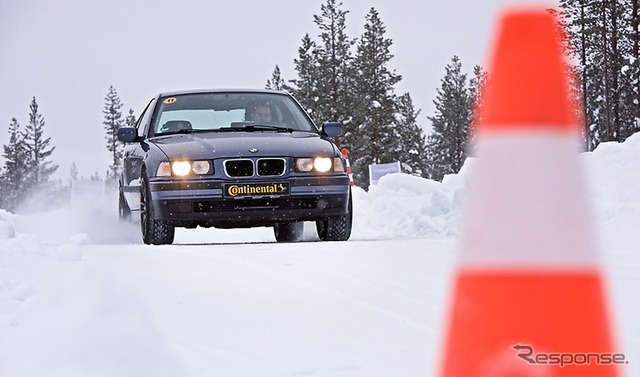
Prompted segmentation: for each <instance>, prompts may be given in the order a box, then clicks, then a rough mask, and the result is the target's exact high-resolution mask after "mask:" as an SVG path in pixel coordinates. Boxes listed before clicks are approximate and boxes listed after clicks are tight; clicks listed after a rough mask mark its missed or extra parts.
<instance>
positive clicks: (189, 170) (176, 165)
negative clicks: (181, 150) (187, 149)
mask: <svg viewBox="0 0 640 377" xmlns="http://www.w3.org/2000/svg"><path fill="white" fill-rule="evenodd" d="M192 174H194V175H204V174H212V169H211V162H209V161H182V160H181V161H164V162H161V163H160V165H158V171H157V174H156V176H158V177H170V176H172V175H174V176H178V177H184V176H187V175H192Z"/></svg>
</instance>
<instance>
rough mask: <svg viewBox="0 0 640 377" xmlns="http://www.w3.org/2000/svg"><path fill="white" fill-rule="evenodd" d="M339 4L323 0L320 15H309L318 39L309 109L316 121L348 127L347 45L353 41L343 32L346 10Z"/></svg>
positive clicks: (349, 79)
mask: <svg viewBox="0 0 640 377" xmlns="http://www.w3.org/2000/svg"><path fill="white" fill-rule="evenodd" d="M341 7H342V3H339V4H336V1H335V0H327V2H326V3H325V4H324V5H322V6H321V7H320V10H321V14H320V15H314V16H313V20H314V22H315V24H316V25H317V26H318V28H319V29H320V35H319V37H320V39H321V41H322V42H321V44H319V45H317V49H316V52H317V61H316V62H315V63H316V65H315V69H314V71H315V72H314V78H315V79H316V80H314V81H315V89H316V90H317V100H316V102H315V103H314V107H313V108H314V113H315V114H314V119H315V120H316V122H317V123H322V122H325V121H335V122H341V123H342V124H343V125H345V127H347V128H348V127H349V121H350V117H351V98H352V96H351V94H352V90H353V85H352V78H353V74H352V71H351V63H352V60H353V56H352V53H351V47H352V46H353V45H354V43H355V41H354V40H352V39H351V38H349V37H348V35H347V33H346V28H347V25H346V15H347V13H349V12H348V11H345V10H342V9H341ZM314 100H315V98H314Z"/></svg>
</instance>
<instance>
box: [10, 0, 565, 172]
mask: <svg viewBox="0 0 640 377" xmlns="http://www.w3.org/2000/svg"><path fill="white" fill-rule="evenodd" d="M325 2H326V0H261V1H259V0H232V1H229V0H226V1H219V0H181V1H173V2H170V1H153V0H109V1H87V0H55V1H43V0H2V2H1V4H0V124H2V127H0V144H2V145H4V144H6V142H7V141H8V134H7V128H8V125H9V123H10V122H11V118H12V117H16V118H17V119H18V121H19V122H20V124H21V125H22V126H23V127H24V125H26V124H27V123H28V114H29V104H30V103H31V99H32V97H34V96H35V97H36V100H37V102H38V104H39V106H40V112H41V114H42V115H43V116H44V119H45V122H46V125H45V136H50V137H51V139H52V140H51V142H52V145H55V146H56V150H55V152H54V154H53V155H52V160H54V161H55V162H56V163H58V164H59V165H60V168H59V171H58V173H57V175H56V178H59V179H63V180H65V181H66V180H67V179H68V177H69V170H70V167H71V164H72V163H74V162H75V164H76V165H77V167H78V169H79V171H80V174H81V175H83V176H86V177H88V176H90V175H92V174H94V173H96V172H97V173H98V174H99V175H100V176H101V177H104V175H105V172H106V170H107V167H108V165H109V163H110V162H109V155H108V152H107V151H106V147H105V145H106V141H105V132H104V130H103V125H102V121H103V114H102V109H103V107H104V103H105V100H104V98H105V96H106V94H107V91H108V89H109V86H110V85H113V86H114V87H115V88H116V90H117V91H118V94H119V96H120V99H121V100H122V102H123V105H124V106H123V115H126V113H127V112H128V110H129V109H130V108H132V109H133V110H134V112H135V113H136V115H138V114H139V113H140V111H142V109H143V107H144V106H145V105H146V103H147V102H148V100H149V99H150V98H151V97H152V96H153V95H154V94H156V93H157V92H161V91H166V90H176V89H188V88H231V87H234V88H235V87H238V88H263V87H264V86H265V84H266V81H267V80H268V79H269V78H270V77H271V73H272V71H273V68H274V67H275V66H276V65H279V66H280V68H281V70H282V75H283V78H284V79H285V80H288V79H292V78H295V71H294V70H293V65H294V64H293V59H295V58H296V57H297V53H298V47H299V46H300V44H301V40H302V37H303V36H304V35H305V34H306V33H309V35H310V36H311V37H312V38H314V39H317V34H318V33H319V32H318V29H317V27H316V25H315V24H314V23H313V15H314V14H320V7H321V5H322V4H324V3H325ZM342 4H343V5H342V9H344V10H348V11H349V13H348V14H347V28H348V33H349V35H350V36H351V37H359V36H360V35H361V34H362V32H363V27H364V23H365V16H366V14H367V13H368V11H369V10H370V8H371V7H374V8H376V9H377V10H378V12H379V15H380V18H381V20H382V22H383V23H384V24H385V26H386V29H387V34H386V35H387V37H388V38H391V39H392V40H393V45H392V46H391V52H392V54H394V56H395V57H394V58H393V60H392V61H391V68H392V69H395V71H396V73H398V74H400V75H402V76H403V80H402V81H401V82H400V83H399V84H398V85H397V87H396V88H397V91H398V94H402V93H404V92H409V93H411V96H412V97H413V100H414V105H415V107H416V108H418V109H422V112H421V114H420V117H419V122H420V124H421V125H422V126H423V127H425V129H428V128H429V121H428V119H427V116H431V115H433V111H434V106H433V100H434V99H435V96H436V90H437V88H438V87H439V85H440V79H441V78H442V77H443V76H444V67H445V65H446V64H448V63H449V62H450V61H451V58H452V57H453V56H454V55H458V56H459V57H460V59H461V62H462V64H463V70H464V71H465V72H467V73H469V74H471V73H472V71H473V66H474V65H485V61H486V60H487V59H488V53H489V50H490V46H491V40H492V37H493V35H494V32H495V30H494V26H495V22H496V21H497V20H498V19H499V15H500V14H501V12H502V11H504V10H505V9H510V8H511V6H513V5H523V4H536V5H538V6H542V7H552V6H554V5H555V4H557V1H553V0H551V1H537V0H530V1H526V2H521V1H506V0H450V1H442V0H431V1H429V0H426V1H425V0H393V1H390V0H369V1H365V0H342ZM0 163H2V164H3V163H4V160H3V159H2V158H0Z"/></svg>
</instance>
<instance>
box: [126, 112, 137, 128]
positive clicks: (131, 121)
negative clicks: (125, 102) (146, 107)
mask: <svg viewBox="0 0 640 377" xmlns="http://www.w3.org/2000/svg"><path fill="white" fill-rule="evenodd" d="M136 122H137V119H136V116H135V114H134V112H133V109H129V114H128V115H127V116H126V117H125V118H124V126H125V127H135V126H136Z"/></svg>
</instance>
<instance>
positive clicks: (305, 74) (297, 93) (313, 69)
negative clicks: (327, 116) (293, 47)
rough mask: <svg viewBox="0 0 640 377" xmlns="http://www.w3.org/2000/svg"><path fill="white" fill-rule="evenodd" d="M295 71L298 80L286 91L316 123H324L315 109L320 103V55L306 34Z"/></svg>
mask: <svg viewBox="0 0 640 377" xmlns="http://www.w3.org/2000/svg"><path fill="white" fill-rule="evenodd" d="M293 62H294V64H295V71H296V72H297V74H298V78H296V79H293V80H290V81H289V82H290V83H291V84H292V85H290V86H288V85H287V86H285V90H287V91H289V92H290V93H291V94H293V96H294V97H295V98H296V99H297V100H298V102H300V104H301V105H302V107H304V108H305V110H307V111H309V115H310V116H311V118H313V119H314V121H315V122H316V123H318V124H319V123H320V122H322V120H321V119H318V118H317V117H316V112H315V111H313V109H314V108H315V106H316V103H317V102H318V100H319V98H318V96H319V95H318V87H317V86H318V81H319V80H320V77H319V76H318V71H317V65H318V53H317V47H316V44H315V42H314V41H312V40H311V38H310V37H309V34H305V36H304V37H303V38H302V46H300V47H299V48H298V58H297V59H294V60H293Z"/></svg>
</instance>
